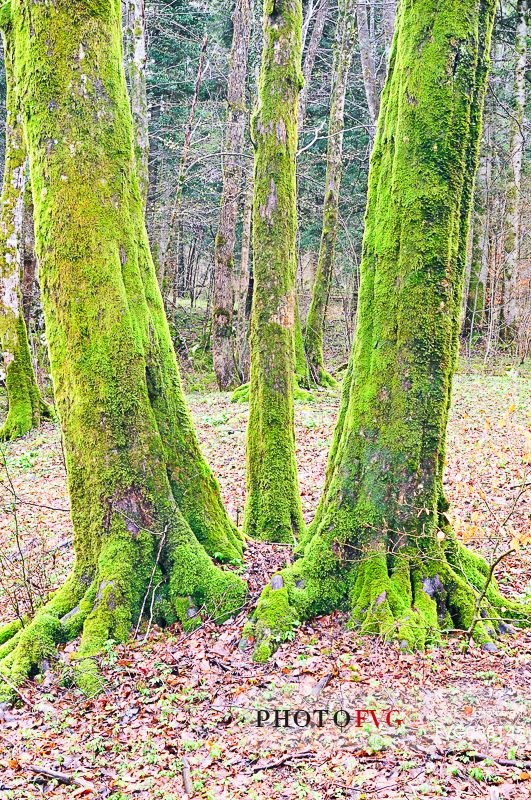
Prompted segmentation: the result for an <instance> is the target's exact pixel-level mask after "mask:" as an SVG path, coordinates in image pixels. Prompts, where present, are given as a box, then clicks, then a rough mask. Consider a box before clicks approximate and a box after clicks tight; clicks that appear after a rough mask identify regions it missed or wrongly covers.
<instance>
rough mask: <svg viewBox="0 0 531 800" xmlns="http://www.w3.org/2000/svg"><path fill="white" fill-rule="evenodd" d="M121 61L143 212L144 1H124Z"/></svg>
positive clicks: (145, 123)
mask: <svg viewBox="0 0 531 800" xmlns="http://www.w3.org/2000/svg"><path fill="white" fill-rule="evenodd" d="M123 13H124V19H123V28H124V57H125V67H126V73H127V78H128V84H129V101H130V103H131V113H132V115H133V152H134V155H135V166H136V174H137V178H138V188H139V191H140V197H141V198H142V204H143V206H144V208H145V207H146V203H147V195H148V187H149V115H148V102H147V91H146V66H147V41H146V15H145V10H144V0H124V2H123Z"/></svg>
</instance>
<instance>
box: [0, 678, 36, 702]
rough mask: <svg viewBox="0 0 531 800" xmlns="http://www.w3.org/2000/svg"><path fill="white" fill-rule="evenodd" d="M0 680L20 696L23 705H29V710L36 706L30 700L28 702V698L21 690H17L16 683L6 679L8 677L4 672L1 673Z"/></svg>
mask: <svg viewBox="0 0 531 800" xmlns="http://www.w3.org/2000/svg"><path fill="white" fill-rule="evenodd" d="M0 680H2V681H4V683H6V684H7V685H8V686H9V688H10V689H11V690H12V691H13V692H15V694H18V696H19V697H20V699H21V700H22V702H23V703H25V704H26V705H27V706H28V707H29V708H33V705H34V704H33V703H32V702H31V701H30V700H28V698H27V697H25V696H24V695H23V694H22V692H21V691H20V689H17V687H16V686H15V684H14V683H11V681H10V680H9V679H8V678H6V676H5V675H4V674H3V673H2V672H0Z"/></svg>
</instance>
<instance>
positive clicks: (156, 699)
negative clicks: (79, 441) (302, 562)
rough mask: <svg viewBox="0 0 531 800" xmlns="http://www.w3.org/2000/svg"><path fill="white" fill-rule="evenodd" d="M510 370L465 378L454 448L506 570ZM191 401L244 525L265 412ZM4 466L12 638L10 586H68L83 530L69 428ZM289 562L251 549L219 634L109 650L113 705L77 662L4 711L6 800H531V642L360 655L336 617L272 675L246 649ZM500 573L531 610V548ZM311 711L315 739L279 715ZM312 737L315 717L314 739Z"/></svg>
mask: <svg viewBox="0 0 531 800" xmlns="http://www.w3.org/2000/svg"><path fill="white" fill-rule="evenodd" d="M500 373H501V374H498V375H496V376H493V375H487V374H484V373H482V372H480V373H476V372H475V371H474V370H473V369H472V370H471V369H467V370H466V371H464V372H462V373H461V374H460V375H458V376H457V378H456V382H455V392H454V402H453V406H452V411H451V421H450V426H449V437H448V466H447V475H446V490H447V493H448V497H449V499H450V501H451V503H452V511H451V513H452V516H453V521H454V525H455V527H456V530H457V531H458V533H459V535H460V536H461V537H462V538H463V539H464V541H466V542H467V543H468V544H469V545H470V546H473V547H475V548H477V549H479V550H481V551H482V552H483V553H484V554H485V555H486V556H487V557H492V554H493V553H494V551H495V549H496V548H498V551H500V550H499V548H501V547H505V546H507V545H508V544H509V543H510V542H511V541H514V540H516V539H518V537H520V536H522V535H524V534H525V533H528V532H529V529H530V516H531V514H530V506H531V504H530V502H529V498H530V493H529V491H527V492H526V491H524V488H525V487H524V484H528V485H529V482H530V475H531V424H530V423H531V418H530V414H531V379H530V378H529V376H528V375H527V376H526V375H524V374H522V373H520V374H519V373H517V372H516V371H515V370H514V369H513V370H508V369H502V370H501V371H500ZM189 402H190V406H191V409H192V413H193V417H194V421H195V423H196V427H197V430H198V434H199V437H200V440H201V443H202V446H203V449H204V452H205V454H206V456H207V458H208V460H209V461H210V463H211V465H212V467H213V469H214V472H215V474H216V475H217V477H218V478H219V481H220V485H221V489H222V494H223V498H224V501H225V503H226V506H227V509H228V511H229V513H230V515H231V517H232V518H233V519H234V520H235V521H238V522H240V523H241V519H242V513H241V512H242V508H243V503H244V472H245V455H244V451H245V425H246V419H247V410H248V409H247V406H246V405H235V404H231V403H230V401H229V395H225V394H219V393H208V394H204V395H202V394H197V393H195V394H193V395H190V396H189ZM337 407H338V394H337V393H336V394H324V393H323V394H321V395H319V396H317V398H316V400H315V402H314V403H309V404H304V405H301V404H298V405H297V407H296V425H297V451H298V452H297V456H298V464H299V478H300V485H301V493H302V500H303V506H304V513H305V516H306V518H307V519H308V520H309V519H311V516H312V513H313V511H314V509H315V506H316V503H317V500H318V496H319V491H320V487H321V485H322V482H323V476H324V469H325V465H326V456H327V447H328V444H329V442H330V438H331V433H332V430H333V425H334V420H335V415H336V411H337ZM0 457H1V460H0V573H1V574H3V576H4V577H3V585H2V586H0V621H2V620H4V621H5V620H8V619H10V618H12V617H13V616H14V609H13V603H12V602H11V598H12V593H11V591H10V576H12V578H13V580H15V579H19V580H20V574H21V567H22V564H23V565H24V570H25V574H26V578H27V582H28V581H31V583H32V586H33V588H32V595H33V598H35V597H36V596H38V594H39V592H40V593H42V594H45V593H46V592H47V591H49V590H50V589H51V588H54V587H55V586H57V585H59V583H60V582H61V580H62V579H63V578H64V575H65V573H66V572H67V570H68V567H69V565H70V564H71V561H72V548H71V538H72V532H71V526H70V521H69V517H68V511H67V509H68V497H67V492H66V483H65V469H64V461H63V455H62V450H61V445H60V439H59V435H58V429H57V426H55V425H52V424H47V425H44V426H43V427H42V428H40V429H39V430H38V431H34V432H32V433H31V434H29V435H28V436H26V437H24V438H23V439H20V440H18V441H16V442H14V443H11V444H8V445H2V446H1V451H0ZM15 498H16V500H15ZM17 539H18V541H17ZM500 552H501V551H500ZM289 558H290V551H289V548H286V547H282V546H275V545H266V544H260V543H251V544H250V546H249V548H248V550H247V552H246V565H247V567H246V569H247V571H246V573H245V577H246V578H247V580H248V583H249V588H250V596H249V603H248V609H245V610H243V611H242V613H241V614H240V615H239V616H238V617H237V618H235V619H231V620H228V621H227V622H226V623H224V624H223V625H221V626H216V625H215V624H213V623H210V622H208V623H206V624H205V625H204V626H203V627H201V628H200V629H198V630H197V631H195V632H193V633H188V634H183V632H182V631H181V630H180V629H179V628H178V626H175V627H174V628H172V629H170V630H169V631H159V630H157V629H155V630H153V631H151V633H150V634H149V636H148V637H147V640H146V638H145V636H144V635H143V634H142V633H140V635H139V637H138V638H137V640H136V641H131V642H129V643H128V644H126V645H122V646H120V647H111V646H109V648H108V650H107V651H106V652H105V653H104V654H103V655H102V658H101V666H102V671H103V674H104V676H105V679H106V685H105V689H104V692H103V693H102V694H101V695H100V696H99V697H97V698H96V699H94V700H86V699H84V698H82V697H81V696H80V695H79V694H78V693H77V691H76V690H75V689H72V688H69V686H68V668H67V666H66V662H65V661H61V662H60V663H59V666H58V667H57V668H56V669H54V670H53V671H48V672H46V673H45V674H44V675H43V676H39V677H38V680H37V681H34V682H31V683H28V684H27V685H25V686H24V687H23V688H22V691H21V702H20V704H19V706H18V707H16V708H14V709H1V708H0V723H1V727H0V798H1V800H8V798H23V800H30V799H31V798H37V797H48V798H50V797H51V798H67V797H88V798H91V797H94V798H96V797H99V798H111V799H112V800H125V799H126V798H127V800H129V798H138V800H148V799H149V800H152V798H153V799H155V798H163V800H177V799H180V798H183V797H185V796H186V795H185V790H184V788H183V775H184V778H185V779H186V780H189V781H191V784H192V785H193V791H194V797H197V798H201V799H203V800H209V798H210V799H211V800H236V799H237V798H250V800H261V799H262V798H264V799H265V798H271V797H280V798H297V800H304V799H305V798H397V799H398V798H409V800H412V799H413V798H421V797H449V798H450V797H451V798H461V797H463V798H465V797H466V798H468V797H480V798H491V800H492V798H498V797H502V798H511V800H523V798H529V797H530V795H531V632H530V631H518V632H513V633H512V634H510V635H506V636H504V637H500V641H499V650H498V652H496V653H488V652H485V651H484V650H481V649H478V648H476V647H472V648H470V649H468V650H467V649H466V648H465V647H464V642H463V640H462V638H460V637H457V638H448V639H447V640H445V641H444V643H443V644H442V646H440V647H438V648H434V649H432V650H430V651H429V652H427V653H415V654H411V653H405V652H402V651H401V650H400V649H398V648H397V647H396V646H395V645H393V644H388V645H384V644H383V643H382V642H380V641H379V640H377V639H372V638H367V637H366V638H363V639H362V638H360V637H359V636H358V635H357V634H356V633H354V632H353V631H351V630H349V629H348V627H347V621H348V620H347V616H346V615H345V614H340V613H337V614H333V615H331V616H328V617H325V618H321V619H319V620H315V621H313V622H312V623H311V624H305V625H303V626H302V627H301V629H300V630H299V631H298V632H297V635H296V637H295V639H294V641H293V642H289V643H285V644H283V645H282V646H281V648H280V649H279V651H278V652H277V653H276V655H275V657H274V658H273V659H272V660H271V662H270V663H268V664H266V665H255V664H254V663H253V662H252V660H251V654H250V652H249V651H248V650H245V649H244V650H242V649H240V647H239V643H240V639H241V630H242V626H243V624H244V621H245V618H246V616H247V614H248V613H249V610H250V609H252V607H253V604H254V602H255V600H256V597H257V595H258V594H259V592H260V590H261V588H262V587H263V585H264V583H265V582H266V581H267V580H268V577H269V576H270V575H271V574H272V572H273V571H274V570H275V569H277V568H280V567H281V566H283V564H284V563H286V561H287V560H289ZM496 574H497V578H498V580H499V582H500V584H501V585H502V587H504V591H507V592H510V593H511V594H512V595H516V596H520V597H522V596H526V597H531V553H530V548H529V547H527V548H523V549H519V550H518V551H517V552H516V553H515V554H514V555H512V556H511V557H510V558H508V559H506V560H504V561H503V562H502V564H501V565H500V567H499V568H498V570H497V573H496ZM23 594H24V589H23V588H21V587H20V585H19V587H18V590H17V596H18V597H21V596H23ZM72 647H73V645H69V646H68V648H67V649H71V648H72ZM297 709H300V710H302V711H303V712H308V714H309V715H310V718H311V720H312V722H313V724H312V725H311V726H309V727H297V725H295V724H294V720H293V715H292V714H291V715H290V716H289V717H288V719H289V721H290V726H289V727H284V721H285V715H283V714H281V713H280V714H279V713H278V712H286V711H290V712H293V711H296V710H297ZM340 709H346V710H347V711H348V712H349V713H350V717H351V719H350V724H347V725H345V724H344V723H345V722H346V717H345V716H344V714H341V713H340V714H339V715H337V716H336V717H335V718H334V713H335V712H337V711H339V710H340ZM257 710H262V711H263V713H262V718H264V720H265V713H266V712H269V718H268V719H267V722H266V724H265V726H264V727H258V725H257ZM319 710H322V712H323V713H322V714H319V713H318V712H319ZM324 710H326V711H327V713H326V714H325V713H324ZM391 710H394V713H392V714H391V715H390V716H388V712H389V711H391ZM306 720H307V717H306V714H303V715H302V716H300V715H299V717H298V721H299V723H302V724H304V723H305V722H306ZM399 720H401V723H399ZM275 722H277V723H279V727H274V724H275ZM317 723H322V724H321V725H319V724H317ZM338 723H341V724H342V725H343V727H339V724H338ZM39 769H41V770H44V773H46V771H50V770H51V771H56V772H59V773H61V775H62V778H61V780H60V781H57V780H54V779H53V777H51V776H49V775H46V774H40V773H39Z"/></svg>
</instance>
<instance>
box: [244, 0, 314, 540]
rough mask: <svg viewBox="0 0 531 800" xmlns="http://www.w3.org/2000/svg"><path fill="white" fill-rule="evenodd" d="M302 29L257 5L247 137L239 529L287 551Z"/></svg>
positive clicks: (291, 16) (283, 1)
mask: <svg viewBox="0 0 531 800" xmlns="http://www.w3.org/2000/svg"><path fill="white" fill-rule="evenodd" d="M301 26H302V9H301V2H300V0H276V2H275V3H271V0H265V2H264V48H263V54H262V66H261V74H260V86H259V106H258V109H257V112H256V114H255V116H254V118H253V131H252V133H253V140H254V143H255V173H254V175H255V178H254V201H253V262H254V296H253V309H252V317H251V382H250V409H249V425H248V430H247V502H246V507H245V520H244V527H245V531H246V533H247V535H249V536H256V537H258V538H264V539H268V540H270V541H278V542H292V541H293V538H294V536H298V535H299V534H300V532H301V531H302V530H303V520H302V510H301V502H300V496H299V489H298V480H297V466H296V463H295V432H294V423H293V384H294V369H295V357H294V326H295V277H296V270H297V254H296V235H297V206H296V183H295V161H296V154H297V97H298V93H299V88H300V86H301V83H302V75H301Z"/></svg>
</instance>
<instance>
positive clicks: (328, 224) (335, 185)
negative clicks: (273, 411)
mask: <svg viewBox="0 0 531 800" xmlns="http://www.w3.org/2000/svg"><path fill="white" fill-rule="evenodd" d="M353 5H354V4H353V2H352V0H340V3H339V10H338V15H339V16H338V23H337V37H336V49H335V53H334V62H333V65H332V91H331V94H330V122H329V125H328V153H327V161H326V181H325V196H324V204H323V227H322V232H321V242H320V246H319V257H318V260H317V271H316V274H315V280H314V283H313V288H312V300H311V304H310V310H309V312H308V318H307V320H306V332H305V337H304V347H305V350H306V358H307V360H308V365H309V368H310V377H311V379H312V380H313V381H315V383H317V384H318V385H319V386H333V385H335V383H336V382H335V380H334V379H333V378H332V376H331V375H329V374H328V372H326V370H325V368H324V361H323V334H324V326H325V319H326V309H327V306H328V297H329V295H330V286H331V283H332V273H333V269H334V254H335V247H336V239H337V228H338V212H339V190H340V186H341V172H342V167H343V129H344V127H345V96H346V92H347V80H348V74H349V70H350V65H351V63H352V52H353V34H354V8H353Z"/></svg>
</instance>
